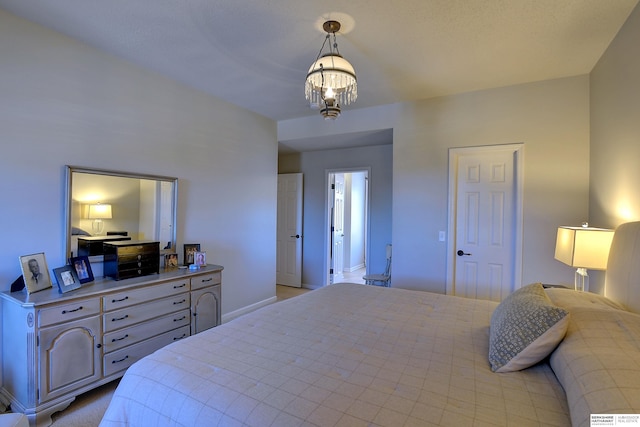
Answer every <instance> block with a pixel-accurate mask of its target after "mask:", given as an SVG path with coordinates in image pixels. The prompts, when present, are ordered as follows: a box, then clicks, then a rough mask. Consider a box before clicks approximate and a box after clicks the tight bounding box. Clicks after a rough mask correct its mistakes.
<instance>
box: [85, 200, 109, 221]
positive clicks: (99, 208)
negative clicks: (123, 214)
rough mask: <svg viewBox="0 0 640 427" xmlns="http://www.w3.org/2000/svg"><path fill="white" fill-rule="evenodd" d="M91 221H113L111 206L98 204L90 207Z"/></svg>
mask: <svg viewBox="0 0 640 427" xmlns="http://www.w3.org/2000/svg"><path fill="white" fill-rule="evenodd" d="M88 216H89V219H111V218H112V216H111V205H110V204H102V203H98V204H96V205H89V215H88Z"/></svg>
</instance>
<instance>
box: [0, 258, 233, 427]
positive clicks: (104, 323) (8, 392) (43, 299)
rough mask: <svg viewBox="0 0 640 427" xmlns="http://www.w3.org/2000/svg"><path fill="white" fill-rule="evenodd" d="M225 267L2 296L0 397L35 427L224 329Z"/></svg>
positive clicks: (98, 281)
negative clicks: (170, 351) (206, 333)
mask: <svg viewBox="0 0 640 427" xmlns="http://www.w3.org/2000/svg"><path fill="white" fill-rule="evenodd" d="M222 270H223V267H222V266H218V265H208V266H204V267H202V268H201V269H200V270H196V271H191V270H186V269H179V270H172V271H167V272H161V273H160V274H154V275H151V276H144V277H135V278H131V279H124V280H119V281H114V280H111V279H100V280H96V281H95V282H94V283H92V284H87V285H84V286H83V287H81V288H80V289H77V290H74V291H71V292H67V293H65V294H59V293H58V290H57V288H56V287H55V286H54V287H53V288H51V289H48V290H44V291H40V292H36V293H33V294H31V295H27V294H26V292H24V291H19V292H3V293H0V303H1V305H2V307H1V308H2V377H3V387H2V389H1V392H2V394H3V395H5V396H6V397H7V398H8V399H9V400H10V401H11V407H12V409H13V410H14V411H15V412H24V413H25V414H26V415H27V417H28V418H29V421H30V423H31V425H32V426H34V425H38V426H47V425H49V424H51V414H53V413H54V412H57V411H60V410H62V409H64V408H66V407H67V406H68V405H69V404H70V403H71V402H72V401H73V400H74V399H75V397H76V396H77V395H79V394H81V393H84V392H86V391H88V390H91V389H93V388H95V387H98V386H100V385H102V384H105V383H107V382H110V381H112V380H114V379H117V378H119V377H121V376H122V375H124V372H125V371H126V369H127V368H128V367H129V366H131V365H132V364H133V363H135V362H136V361H138V360H140V359H141V358H143V357H144V356H146V355H148V354H150V353H152V352H154V351H155V350H157V349H159V348H161V347H164V346H165V345H167V344H170V343H172V342H174V341H178V340H181V339H184V338H186V337H188V336H189V335H193V334H196V333H199V332H201V331H203V330H206V329H209V328H212V327H215V326H217V325H219V324H220V323H221V286H222Z"/></svg>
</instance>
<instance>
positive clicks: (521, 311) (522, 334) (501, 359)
mask: <svg viewBox="0 0 640 427" xmlns="http://www.w3.org/2000/svg"><path fill="white" fill-rule="evenodd" d="M568 326H569V312H567V311H566V310H564V309H563V308H560V307H556V306H555V305H553V303H552V302H551V300H550V299H549V297H548V296H547V295H546V293H545V291H544V288H543V287H542V285H541V284H540V283H534V284H531V285H527V286H525V287H522V288H520V289H518V290H517V291H515V292H514V293H512V294H511V295H509V296H508V297H507V298H505V299H504V300H503V301H502V302H501V303H500V305H498V307H496V309H495V311H494V312H493V314H492V315H491V325H490V330H489V363H490V364H491V370H492V371H494V372H512V371H519V370H521V369H525V368H528V367H529V366H532V365H534V364H536V363H538V362H539V361H541V360H542V359H544V358H545V357H546V356H547V355H549V353H551V352H552V351H553V349H555V348H556V346H557V345H558V343H560V341H562V339H563V338H564V335H565V333H566V332H567V327H568Z"/></svg>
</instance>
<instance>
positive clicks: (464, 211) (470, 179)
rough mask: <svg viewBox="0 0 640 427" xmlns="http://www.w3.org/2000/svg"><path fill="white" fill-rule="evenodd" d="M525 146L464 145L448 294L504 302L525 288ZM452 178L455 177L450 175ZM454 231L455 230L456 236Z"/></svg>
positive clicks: (457, 172)
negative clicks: (522, 251)
mask: <svg viewBox="0 0 640 427" xmlns="http://www.w3.org/2000/svg"><path fill="white" fill-rule="evenodd" d="M521 148H522V146H521V145H514V146H497V147H481V148H469V149H458V150H457V151H455V152H454V153H452V154H451V155H452V156H453V159H451V160H452V163H453V164H452V169H453V172H452V173H453V174H454V175H453V177H452V178H453V179H454V185H452V186H451V187H452V188H453V189H454V194H451V193H450V195H449V197H450V198H453V201H454V203H453V210H452V215H451V218H453V220H454V221H455V222H454V224H453V226H451V225H450V234H449V236H450V238H451V240H450V242H453V243H454V244H453V245H449V254H448V260H449V265H453V272H452V280H451V283H450V281H449V279H448V281H447V291H448V293H451V294H454V295H459V296H464V297H469V298H478V299H488V300H493V301H501V300H502V299H503V298H504V297H506V296H507V295H508V294H510V293H511V292H512V291H513V290H514V289H516V288H518V287H520V281H519V278H520V268H521V267H520V262H519V259H520V246H521V245H520V242H521V237H520V236H521V234H522V232H521V219H520V218H521V213H520V212H521V204H522V199H521V194H522V192H521V189H520V188H519V186H520V184H521V179H520V175H519V173H521V165H520V162H521V153H520V149H521ZM450 178H451V177H450ZM452 232H453V234H452Z"/></svg>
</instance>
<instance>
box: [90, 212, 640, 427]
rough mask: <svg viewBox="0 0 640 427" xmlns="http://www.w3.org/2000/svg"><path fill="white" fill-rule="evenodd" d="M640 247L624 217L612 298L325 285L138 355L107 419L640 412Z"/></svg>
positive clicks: (581, 421)
mask: <svg viewBox="0 0 640 427" xmlns="http://www.w3.org/2000/svg"><path fill="white" fill-rule="evenodd" d="M639 257H640V223H629V224H623V225H622V226H620V227H619V228H618V230H617V231H616V235H615V237H614V241H613V245H612V249H611V255H610V261H609V268H608V271H607V279H606V287H607V289H606V292H607V295H609V296H612V298H605V297H603V296H599V295H596V294H589V293H581V292H576V291H574V290H570V289H560V288H544V287H543V286H542V285H541V284H530V285H527V286H524V287H522V288H521V289H519V290H518V291H516V292H514V293H513V294H511V295H510V296H509V297H507V298H506V299H505V300H504V301H502V302H501V303H500V304H498V303H496V302H490V301H483V300H472V299H465V298H460V297H454V296H446V295H440V294H433V293H429V292H419V291H410V290H403V289H396V288H382V287H375V286H366V285H359V284H337V285H331V286H328V287H325V288H321V289H318V290H315V291H312V292H309V293H307V294H305V295H302V296H299V297H296V298H294V299H290V300H286V301H282V302H278V303H276V304H272V305H270V306H268V307H264V308H262V309H260V310H257V311H255V312H253V313H250V314H247V315H245V316H242V317H240V318H237V319H235V320H233V321H231V322H228V323H226V324H224V325H221V326H219V327H216V328H214V329H211V330H208V331H205V332H203V333H200V334H198V335H195V336H192V337H189V338H187V339H185V340H182V341H180V342H178V343H174V344H172V345H169V346H167V347H164V348H163V349H160V350H158V351H157V352H155V353H153V354H151V355H149V356H147V357H145V358H144V359H142V360H140V361H139V362H137V363H135V364H134V365H133V366H131V367H130V368H129V369H128V370H127V372H126V374H125V375H124V377H123V378H122V380H121V382H120V384H119V385H118V388H117V389H116V391H115V393H114V396H113V398H112V401H111V403H110V405H109V407H108V409H107V411H106V413H105V415H104V418H103V419H102V422H101V426H102V427H112V426H151V425H157V426H160V425H162V426H164V425H173V426H196V425H197V426H200V425H202V426H204V425H206V426H216V425H221V426H359V425H369V426H394V427H395V426H429V425H434V426H435V425H445V426H447V425H449V426H461V425H513V426H528V425H545V426H567V425H574V426H589V425H590V421H591V417H592V415H596V414H608V413H614V414H638V413H640V315H638V314H636V313H637V312H640V284H638V283H637V281H636V280H635V278H638V277H640V266H639V265H638V264H640V263H637V262H635V263H634V262H633V260H638V258H639ZM634 312H635V313H634Z"/></svg>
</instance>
